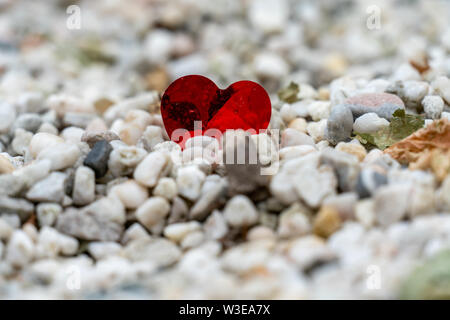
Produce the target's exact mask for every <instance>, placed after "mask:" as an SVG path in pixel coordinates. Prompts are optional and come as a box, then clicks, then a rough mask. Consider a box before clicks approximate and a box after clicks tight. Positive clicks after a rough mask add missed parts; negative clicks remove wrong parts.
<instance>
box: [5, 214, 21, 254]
mask: <svg viewBox="0 0 450 320" xmlns="http://www.w3.org/2000/svg"><path fill="white" fill-rule="evenodd" d="M19 223H20V222H19ZM13 232H14V228H13V227H12V226H11V225H10V224H9V223H8V221H7V220H5V219H3V216H1V217H0V240H3V241H5V243H6V242H8V240H9V238H11V235H12V234H13ZM0 257H1V255H0Z"/></svg>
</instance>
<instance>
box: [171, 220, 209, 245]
mask: <svg viewBox="0 0 450 320" xmlns="http://www.w3.org/2000/svg"><path fill="white" fill-rule="evenodd" d="M200 228H201V224H200V223H199V222H197V221H190V222H180V223H173V224H170V225H168V226H167V227H165V228H164V236H165V237H166V238H168V239H169V240H172V241H174V242H177V243H180V242H181V241H183V239H184V238H185V237H186V236H187V235H188V234H189V233H192V232H195V231H198V230H200Z"/></svg>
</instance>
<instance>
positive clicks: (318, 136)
mask: <svg viewBox="0 0 450 320" xmlns="http://www.w3.org/2000/svg"><path fill="white" fill-rule="evenodd" d="M327 123H328V120H327V119H322V120H320V121H317V122H310V123H308V126H307V127H306V131H307V132H308V134H309V135H310V136H311V137H312V138H313V139H314V141H315V142H316V143H319V142H321V141H322V140H324V139H325V137H326V132H327Z"/></svg>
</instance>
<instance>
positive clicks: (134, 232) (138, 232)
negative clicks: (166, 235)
mask: <svg viewBox="0 0 450 320" xmlns="http://www.w3.org/2000/svg"><path fill="white" fill-rule="evenodd" d="M137 239H150V235H149V234H148V232H147V231H146V230H145V228H144V227H143V226H142V225H141V224H139V223H137V222H135V223H133V224H132V225H131V226H130V227H129V228H128V229H127V230H126V231H125V232H124V234H123V237H122V240H121V243H122V244H124V245H125V244H127V243H129V242H131V241H133V240H137Z"/></svg>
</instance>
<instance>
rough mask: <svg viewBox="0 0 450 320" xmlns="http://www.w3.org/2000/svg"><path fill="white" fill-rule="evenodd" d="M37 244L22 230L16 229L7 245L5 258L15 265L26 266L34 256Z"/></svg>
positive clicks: (18, 266)
mask: <svg viewBox="0 0 450 320" xmlns="http://www.w3.org/2000/svg"><path fill="white" fill-rule="evenodd" d="M34 251H35V246H34V244H33V241H32V240H31V239H30V237H29V236H28V235H27V234H26V233H25V232H24V231H22V230H15V231H14V232H13V234H12V236H11V238H10V240H9V242H8V245H7V247H6V257H5V260H6V261H7V262H8V263H9V264H11V265H12V266H13V267H17V268H22V267H25V266H26V265H27V264H28V263H29V262H30V261H31V260H32V259H33V257H34V254H35V252H34Z"/></svg>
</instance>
